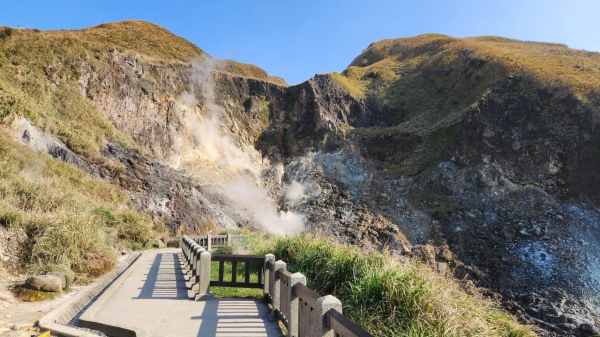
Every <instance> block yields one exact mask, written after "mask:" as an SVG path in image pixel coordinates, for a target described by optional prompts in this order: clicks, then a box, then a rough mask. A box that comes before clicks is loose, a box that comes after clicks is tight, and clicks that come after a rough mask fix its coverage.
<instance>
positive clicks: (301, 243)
mask: <svg viewBox="0 0 600 337" xmlns="http://www.w3.org/2000/svg"><path fill="white" fill-rule="evenodd" d="M250 241H252V242H254V243H256V244H257V247H259V248H257V249H256V250H255V251H254V253H255V254H266V253H273V254H275V257H276V259H278V260H279V259H281V260H283V261H285V262H286V263H287V269H288V270H290V271H291V272H301V273H303V274H304V275H305V276H306V278H307V282H308V286H309V287H310V288H312V289H314V290H315V291H317V292H319V293H320V294H322V295H326V294H332V295H334V296H336V297H338V298H339V299H340V300H341V301H342V304H343V306H344V307H343V311H344V314H345V315H346V316H348V317H349V318H350V319H352V320H354V321H355V322H356V323H358V324H359V325H361V326H362V327H364V328H365V329H367V330H368V331H370V332H371V333H373V334H374V335H376V336H533V335H534V334H533V333H532V332H531V330H530V328H529V327H526V326H522V325H519V324H518V323H516V321H515V319H514V318H513V317H511V316H510V315H509V314H507V313H505V312H504V311H502V310H500V309H499V308H498V307H497V306H496V305H494V304H493V303H492V302H490V301H489V300H485V299H483V298H480V297H477V296H474V295H469V294H467V293H465V292H464V291H462V290H461V289H460V287H459V285H458V284H457V283H456V282H454V281H452V280H449V279H444V278H442V277H441V276H439V275H437V274H435V273H434V272H433V271H431V270H429V269H427V267H425V266H421V265H417V264H412V263H408V262H406V263H405V262H398V260H397V259H395V258H393V257H392V256H390V255H389V254H387V253H383V254H380V253H369V254H365V253H364V252H362V251H360V250H358V249H356V248H353V247H347V246H342V245H339V244H334V243H332V242H331V241H329V240H326V239H320V238H316V237H313V236H311V235H308V234H303V235H299V236H293V237H276V236H262V237H253V238H251V239H250Z"/></svg>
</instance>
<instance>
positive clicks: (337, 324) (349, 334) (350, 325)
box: [325, 309, 373, 337]
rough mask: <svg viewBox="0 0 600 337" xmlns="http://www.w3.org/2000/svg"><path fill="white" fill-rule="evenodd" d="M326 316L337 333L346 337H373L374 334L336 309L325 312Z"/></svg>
mask: <svg viewBox="0 0 600 337" xmlns="http://www.w3.org/2000/svg"><path fill="white" fill-rule="evenodd" d="M325 317H326V321H327V325H328V326H329V328H330V329H333V330H334V331H335V333H336V334H337V335H340V336H344V337H373V335H371V334H370V333H368V332H367V331H365V330H364V329H363V328H361V327H360V326H359V325H358V324H356V323H354V322H352V321H351V320H350V319H349V318H348V317H346V316H344V315H342V314H341V313H339V312H338V311H337V310H335V309H331V310H329V311H328V312H327V313H326V314H325Z"/></svg>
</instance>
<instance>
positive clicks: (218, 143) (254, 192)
mask: <svg viewBox="0 0 600 337" xmlns="http://www.w3.org/2000/svg"><path fill="white" fill-rule="evenodd" d="M219 62H220V61H219V60H217V59H214V58H211V57H208V56H204V57H202V58H200V59H199V60H197V61H196V62H193V63H192V71H193V79H194V83H193V86H192V87H190V88H189V90H188V91H187V92H184V93H182V94H181V95H180V96H179V97H177V100H176V102H177V106H178V108H179V111H180V112H181V114H182V115H183V120H184V121H185V125H186V127H187V130H188V133H189V134H190V135H191V136H192V138H193V140H194V141H195V145H196V149H195V150H194V152H195V155H197V156H199V157H200V158H201V159H204V160H208V161H210V162H211V163H214V164H216V165H217V166H218V167H219V169H222V170H228V171H232V172H235V173H241V175H242V176H243V177H242V178H240V179H237V180H234V181H232V182H229V183H227V184H226V186H225V187H224V188H223V189H222V191H221V192H223V194H224V195H225V196H226V197H227V198H229V199H230V200H231V201H233V202H234V203H235V205H236V207H239V208H240V209H244V210H245V211H246V212H250V214H251V216H252V218H253V220H254V221H255V222H256V223H257V224H259V225H260V226H261V227H262V228H263V229H264V230H265V231H267V232H268V233H273V234H281V235H283V234H294V233H298V232H301V231H303V230H304V218H303V217H302V216H301V215H299V214H296V213H293V212H291V211H289V212H284V211H281V212H278V211H277V204H276V203H275V202H274V201H273V199H272V198H270V196H269V194H268V192H267V190H266V189H265V188H263V187H260V186H258V185H257V184H256V183H255V181H256V180H258V179H259V178H260V176H261V168H262V167H261V165H260V164H259V163H258V161H257V160H256V159H255V160H253V158H252V157H251V156H250V155H249V154H248V153H247V152H244V151H242V149H240V147H238V146H236V144H235V141H234V138H233V137H232V136H231V134H230V132H229V131H228V130H227V129H226V125H225V123H223V121H222V116H225V115H226V114H225V110H224V109H223V107H221V106H220V105H218V104H217V103H216V101H215V97H216V95H215V91H214V85H213V77H212V72H213V70H214V69H215V67H216V66H217V65H218V63H219ZM197 91H199V93H200V97H201V98H202V100H201V101H199V99H198V98H199V96H198V95H197ZM200 103H201V104H200ZM238 176H239V175H238ZM296 184H298V185H300V184H299V183H297V182H296ZM292 188H293V189H294V191H292V192H290V191H288V193H291V194H290V195H291V196H292V197H295V198H299V197H301V196H302V195H303V193H304V187H303V186H302V185H300V189H299V187H298V186H297V185H294V183H292ZM286 198H288V197H287V196H286ZM244 213H245V212H244Z"/></svg>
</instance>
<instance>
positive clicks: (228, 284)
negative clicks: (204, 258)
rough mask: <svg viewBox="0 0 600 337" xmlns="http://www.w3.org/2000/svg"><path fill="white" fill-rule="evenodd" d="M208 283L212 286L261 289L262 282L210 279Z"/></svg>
mask: <svg viewBox="0 0 600 337" xmlns="http://www.w3.org/2000/svg"><path fill="white" fill-rule="evenodd" d="M210 285H211V286H214V287H232V288H250V289H262V288H263V284H262V283H252V282H250V283H245V282H230V281H210Z"/></svg>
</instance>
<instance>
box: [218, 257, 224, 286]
mask: <svg viewBox="0 0 600 337" xmlns="http://www.w3.org/2000/svg"><path fill="white" fill-rule="evenodd" d="M224 271H225V261H219V282H223V272H224Z"/></svg>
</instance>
